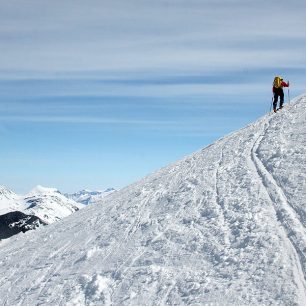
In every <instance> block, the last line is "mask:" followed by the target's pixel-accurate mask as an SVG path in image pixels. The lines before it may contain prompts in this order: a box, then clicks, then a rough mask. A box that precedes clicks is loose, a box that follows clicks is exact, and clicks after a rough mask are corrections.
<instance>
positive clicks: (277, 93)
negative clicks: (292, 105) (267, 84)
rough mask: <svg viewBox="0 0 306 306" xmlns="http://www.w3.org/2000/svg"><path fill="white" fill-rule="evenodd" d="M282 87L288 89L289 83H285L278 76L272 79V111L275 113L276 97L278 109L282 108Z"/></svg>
mask: <svg viewBox="0 0 306 306" xmlns="http://www.w3.org/2000/svg"><path fill="white" fill-rule="evenodd" d="M283 87H289V81H288V82H287V83H286V82H284V80H283V79H282V78H281V77H280V76H276V77H275V78H274V82H273V89H272V90H273V95H274V100H273V111H274V113H276V111H277V108H276V107H277V102H278V97H279V98H280V102H279V109H282V108H283V104H284V91H283Z"/></svg>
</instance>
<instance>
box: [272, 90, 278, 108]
mask: <svg viewBox="0 0 306 306" xmlns="http://www.w3.org/2000/svg"><path fill="white" fill-rule="evenodd" d="M277 101H278V92H277V90H275V91H274V100H273V110H274V111H276V106H277Z"/></svg>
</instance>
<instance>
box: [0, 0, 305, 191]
mask: <svg viewBox="0 0 306 306" xmlns="http://www.w3.org/2000/svg"><path fill="white" fill-rule="evenodd" d="M0 8H1V9H0V20H1V21H0V22H1V26H0V52H1V57H0V137H1V142H0V144H1V150H0V169H1V170H0V179H1V180H0V184H2V185H6V186H8V187H10V188H11V189H13V190H15V191H16V192H18V193H25V192H27V191H28V190H30V189H31V188H32V187H33V186H35V185H37V184H41V185H45V186H50V187H57V188H59V189H60V190H61V191H63V192H73V191H77V190H79V189H82V188H88V189H104V188H107V187H115V188H121V187H123V186H126V185H128V184H130V183H132V182H134V181H136V180H138V179H140V178H142V177H143V176H145V175H147V174H149V173H150V172H152V171H154V170H157V169H159V168H160V167H162V166H165V165H167V164H168V163H172V162H174V161H176V160H177V159H180V158H182V157H183V156H185V155H187V154H189V153H192V152H193V151H195V150H198V149H201V148H202V147H205V146H206V145H208V144H210V143H211V142H213V141H215V140H216V139H218V138H220V137H222V136H224V135H226V134H227V133H229V132H232V131H234V130H237V129H239V128H241V127H244V126H245V125H247V124H248V123H250V122H252V121H254V120H255V119H257V118H258V117H260V116H261V115H263V114H265V113H266V112H267V111H268V110H269V107H270V103H271V83H272V80H273V77H274V75H276V74H280V75H282V76H284V78H285V79H289V80H290V82H291V85H292V86H291V88H290V95H291V97H294V96H296V95H299V94H301V93H304V92H305V83H306V73H305V72H306V64H305V63H306V53H305V49H306V48H305V47H306V39H305V38H306V32H305V31H304V30H303V29H305V28H306V20H305V16H304V15H305V9H306V3H305V2H304V1H296V0H294V1H290V2H288V1H261V0H259V1H240V0H238V1H234V0H228V1H221V0H214V1H205V0H202V1H200V0H188V1H187V0H184V1H183V0H176V1H168V0H155V1H140V0H138V1H136V0H129V1H125V0H114V1H103V0H101V1H97V0H89V1H80V0H73V1H72V0H68V1H67V0H64V1H59V0H54V1H52V2H51V1H45V0H39V1H38V0H27V1H22V0H10V1H2V0H0ZM286 94H287V91H286Z"/></svg>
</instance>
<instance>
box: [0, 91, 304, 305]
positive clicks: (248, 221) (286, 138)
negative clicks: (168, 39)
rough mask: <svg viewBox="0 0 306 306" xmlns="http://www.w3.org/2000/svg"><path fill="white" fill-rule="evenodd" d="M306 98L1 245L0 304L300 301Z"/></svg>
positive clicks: (246, 303) (249, 303) (217, 303)
mask: <svg viewBox="0 0 306 306" xmlns="http://www.w3.org/2000/svg"><path fill="white" fill-rule="evenodd" d="M305 144H306V95H305V96H301V97H298V98H296V99H295V101H293V102H292V103H291V104H290V105H286V106H285V108H284V109H283V110H282V111H280V112H278V113H276V114H268V115H266V116H264V117H263V118H261V119H259V120H258V121H256V122H255V123H253V124H250V125H249V126H247V127H246V128H244V129H242V130H240V131H237V132H235V133H232V134H230V135H229V136H227V137H225V138H223V139H220V140H218V141H217V142H215V143H214V144H213V145H211V146H209V147H207V148H205V149H203V150H200V151H199V152H196V153H194V154H192V155H190V156H188V157H186V158H184V159H183V160H181V161H179V162H177V163H175V164H173V165H170V166H168V167H165V168H163V169H161V170H159V171H157V172H156V173H153V174H151V175H150V176H148V177H146V178H144V179H143V180H141V181H139V182H137V183H135V184H133V185H130V186H128V187H126V188H124V189H122V190H120V191H118V192H116V193H114V194H112V195H110V196H108V197H106V198H105V199H104V200H102V201H101V204H102V205H89V206H88V207H86V208H84V209H82V210H80V211H78V212H77V213H75V214H73V215H71V216H69V217H68V218H65V219H64V220H62V221H61V222H59V223H54V224H52V225H50V226H48V227H45V228H40V229H38V230H37V231H35V232H27V233H26V234H24V235H23V236H22V237H21V236H16V237H13V238H11V239H10V241H9V242H8V243H6V244H4V245H3V246H1V248H0V303H1V305H133V306H134V305H256V306H258V305H302V306H303V305H306V294H305V288H306V282H305V277H306V260H305V253H306V230H305V226H306V201H305V200H306V194H305V190H306V152H305Z"/></svg>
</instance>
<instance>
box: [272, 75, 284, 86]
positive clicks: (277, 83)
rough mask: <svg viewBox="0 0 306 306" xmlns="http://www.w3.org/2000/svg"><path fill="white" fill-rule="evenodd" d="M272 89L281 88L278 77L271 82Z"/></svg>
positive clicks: (280, 81) (280, 80)
mask: <svg viewBox="0 0 306 306" xmlns="http://www.w3.org/2000/svg"><path fill="white" fill-rule="evenodd" d="M273 87H275V88H281V87H282V79H281V77H280V76H276V77H275V78H274V81H273Z"/></svg>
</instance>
